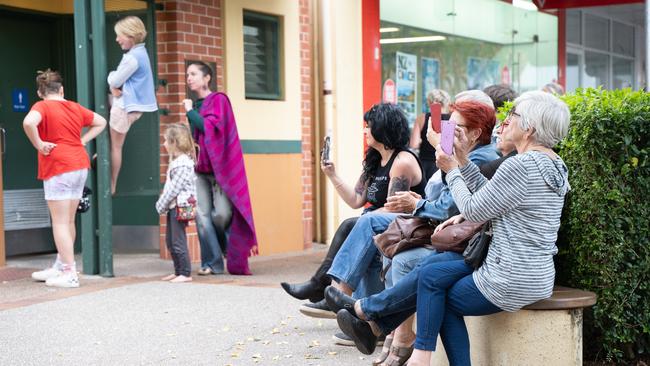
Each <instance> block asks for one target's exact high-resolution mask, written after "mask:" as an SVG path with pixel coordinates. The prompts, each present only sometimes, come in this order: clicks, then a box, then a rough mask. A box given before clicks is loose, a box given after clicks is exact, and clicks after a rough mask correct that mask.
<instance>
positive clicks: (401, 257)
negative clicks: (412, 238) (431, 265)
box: [383, 247, 435, 288]
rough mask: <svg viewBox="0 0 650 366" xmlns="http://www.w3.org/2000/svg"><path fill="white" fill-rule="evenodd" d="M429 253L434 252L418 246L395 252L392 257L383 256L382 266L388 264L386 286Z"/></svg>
mask: <svg viewBox="0 0 650 366" xmlns="http://www.w3.org/2000/svg"><path fill="white" fill-rule="evenodd" d="M431 253H435V250H434V249H430V248H424V247H420V248H413V249H410V250H407V251H404V252H401V253H397V254H396V255H395V256H394V257H393V259H390V258H387V257H384V258H383V262H384V268H386V267H388V266H389V265H390V268H389V270H388V272H387V273H386V288H389V287H393V286H394V285H395V284H396V283H397V282H399V281H400V280H401V279H402V278H404V276H406V275H407V274H409V273H411V271H412V270H413V269H414V268H415V267H417V265H418V264H419V263H420V262H421V261H422V260H423V259H424V258H426V257H428V256H429V255H431Z"/></svg>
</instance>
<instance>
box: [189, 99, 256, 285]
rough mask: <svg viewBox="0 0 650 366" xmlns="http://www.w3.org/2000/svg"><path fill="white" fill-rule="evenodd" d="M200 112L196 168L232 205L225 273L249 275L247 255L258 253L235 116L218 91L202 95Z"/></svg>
mask: <svg viewBox="0 0 650 366" xmlns="http://www.w3.org/2000/svg"><path fill="white" fill-rule="evenodd" d="M199 113H200V114H201V116H202V117H203V124H204V131H205V132H201V131H199V130H198V129H196V130H195V131H194V139H195V141H196V142H197V143H198V144H199V147H200V150H199V158H198V162H197V165H196V171H197V172H199V173H213V174H214V177H215V179H216V181H217V183H218V184H219V186H220V187H221V189H223V191H224V192H225V193H226V195H227V196H228V198H229V199H230V202H231V203H232V206H233V208H232V210H233V213H232V222H231V224H230V235H229V236H228V246H227V262H226V263H227V266H228V267H227V268H228V272H230V274H233V275H250V274H251V271H250V269H249V268H248V256H249V255H250V253H251V250H253V252H254V253H257V236H256V235H255V224H254V223H253V210H252V208H251V200H250V195H249V193H248V181H247V179H246V168H245V167H244V155H243V153H242V148H241V143H240V142H239V134H238V133H237V124H236V123H235V115H234V113H233V111H232V106H231V105H230V100H229V99H228V96H226V94H224V93H219V92H214V93H212V94H210V95H208V97H207V98H205V100H204V101H203V105H201V110H200V111H199Z"/></svg>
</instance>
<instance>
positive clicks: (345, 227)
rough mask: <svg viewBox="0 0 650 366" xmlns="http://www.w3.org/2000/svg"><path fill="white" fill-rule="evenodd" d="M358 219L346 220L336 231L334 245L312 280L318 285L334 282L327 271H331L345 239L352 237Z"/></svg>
mask: <svg viewBox="0 0 650 366" xmlns="http://www.w3.org/2000/svg"><path fill="white" fill-rule="evenodd" d="M358 219H359V218H358V217H351V218H349V219H346V220H345V221H343V222H342V223H341V225H339V228H338V229H336V232H335V233H334V237H333V238H332V243H331V244H330V249H329V250H328V251H327V255H326V256H325V259H323V263H321V265H320V267H318V269H317V270H316V273H315V274H314V276H313V277H312V279H313V280H315V281H316V282H317V283H322V284H324V285H329V284H330V282H331V281H332V280H331V278H330V277H329V276H328V275H327V271H329V269H330V267H331V266H332V262H333V261H334V257H336V253H338V252H339V249H341V246H342V245H343V242H344V241H345V239H347V237H348V235H350V231H352V228H353V227H354V224H356V223H357V220H358Z"/></svg>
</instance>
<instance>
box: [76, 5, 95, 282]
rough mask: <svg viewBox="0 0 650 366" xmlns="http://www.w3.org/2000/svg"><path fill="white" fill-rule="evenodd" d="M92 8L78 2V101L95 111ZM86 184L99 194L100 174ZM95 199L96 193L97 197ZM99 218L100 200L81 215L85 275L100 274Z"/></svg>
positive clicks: (91, 150) (92, 146) (92, 149)
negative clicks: (97, 182) (91, 49)
mask: <svg viewBox="0 0 650 366" xmlns="http://www.w3.org/2000/svg"><path fill="white" fill-rule="evenodd" d="M89 11H90V8H89V6H88V0H74V38H75V61H76V65H77V67H76V73H77V102H79V104H81V105H83V106H84V107H86V108H91V105H92V101H91V95H92V91H91V90H90V84H91V83H90V81H91V78H90V69H89V67H90V60H91V57H90V42H89V41H90V40H89V37H88V34H89V33H90V32H89V31H88V30H89V24H88V19H89V17H88V14H89ZM86 150H87V151H88V154H89V155H90V156H93V154H94V153H95V143H94V142H91V143H90V144H88V145H87V146H86ZM86 185H88V186H89V187H90V189H92V191H93V192H97V184H96V175H95V172H94V171H93V169H90V170H89V171H88V179H87V181H86ZM92 197H93V198H94V197H96V194H93V196H92ZM96 215H97V201H96V200H94V202H93V203H92V204H91V205H90V210H89V211H88V212H85V213H83V214H81V215H80V216H81V217H80V220H81V230H80V232H79V237H80V238H81V256H82V260H83V271H84V273H85V274H97V273H99V258H98V252H97V236H96V235H95V227H96V223H97V220H96Z"/></svg>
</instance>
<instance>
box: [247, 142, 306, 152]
mask: <svg viewBox="0 0 650 366" xmlns="http://www.w3.org/2000/svg"><path fill="white" fill-rule="evenodd" d="M241 147H242V150H243V151H244V154H300V153H302V142H301V141H300V140H241Z"/></svg>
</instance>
